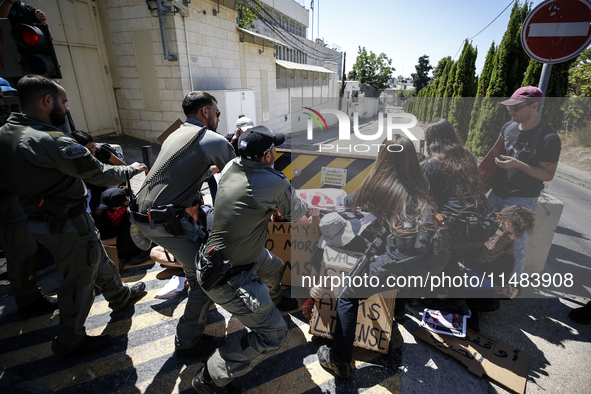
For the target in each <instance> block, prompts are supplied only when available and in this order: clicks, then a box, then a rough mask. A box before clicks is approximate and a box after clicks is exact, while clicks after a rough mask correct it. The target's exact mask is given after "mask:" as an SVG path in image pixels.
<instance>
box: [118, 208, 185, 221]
mask: <svg viewBox="0 0 591 394" xmlns="http://www.w3.org/2000/svg"><path fill="white" fill-rule="evenodd" d="M175 211H176V213H177V214H179V215H181V216H182V215H184V213H185V212H186V211H185V210H184V209H182V208H179V209H175ZM129 214H130V215H131V217H132V218H133V219H134V220H135V221H136V222H140V223H146V224H149V223H150V217H149V216H148V215H146V214H143V213H139V212H134V211H129ZM164 222H165V220H164V219H161V220H157V219H154V223H155V224H162V223H164Z"/></svg>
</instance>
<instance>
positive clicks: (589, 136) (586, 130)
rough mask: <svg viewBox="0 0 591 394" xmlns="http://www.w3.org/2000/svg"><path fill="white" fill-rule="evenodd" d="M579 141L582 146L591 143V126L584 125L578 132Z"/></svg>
mask: <svg viewBox="0 0 591 394" xmlns="http://www.w3.org/2000/svg"><path fill="white" fill-rule="evenodd" d="M576 139H577V143H578V144H579V145H580V146H590V145H591V126H587V127H582V128H580V129H579V130H578V131H577V133H576Z"/></svg>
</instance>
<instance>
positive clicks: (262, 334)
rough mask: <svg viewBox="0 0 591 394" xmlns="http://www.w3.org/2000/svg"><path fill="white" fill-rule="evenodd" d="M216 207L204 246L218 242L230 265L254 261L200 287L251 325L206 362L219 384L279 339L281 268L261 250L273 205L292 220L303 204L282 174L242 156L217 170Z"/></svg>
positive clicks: (257, 360)
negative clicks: (211, 284) (206, 287)
mask: <svg viewBox="0 0 591 394" xmlns="http://www.w3.org/2000/svg"><path fill="white" fill-rule="evenodd" d="M216 206H217V207H218V208H217V209H216V210H215V211H214V213H213V224H212V228H211V232H210V234H209V238H208V241H207V244H206V246H205V248H204V249H205V250H209V249H211V248H212V247H214V246H217V247H219V248H220V249H221V253H222V257H223V259H224V260H229V261H231V262H232V264H233V265H234V267H240V266H245V265H248V264H252V263H255V264H254V266H253V267H252V269H250V270H248V271H244V272H241V273H239V274H237V275H233V276H231V277H229V278H228V279H227V280H222V281H221V282H220V283H219V284H218V285H217V286H214V287H213V288H211V289H210V290H209V291H206V292H205V293H206V294H207V295H208V296H209V297H210V298H211V299H212V300H213V301H215V302H216V303H217V304H218V305H220V306H221V307H223V308H224V309H226V310H227V311H228V312H230V313H232V314H233V315H234V316H235V317H236V318H237V319H238V320H240V322H241V323H242V324H244V325H245V326H246V327H248V328H249V329H250V330H251V332H249V333H248V334H246V335H244V336H243V337H242V338H241V339H240V341H236V342H234V343H231V344H226V345H224V346H222V347H221V348H219V349H217V350H216V351H215V353H214V354H213V355H212V356H211V357H210V358H209V360H208V361H207V369H208V371H209V374H210V375H211V377H212V379H213V381H214V382H215V384H216V385H218V386H225V385H227V384H228V383H230V382H231V381H232V380H233V379H234V378H236V377H238V376H242V375H244V374H246V373H248V372H249V371H250V370H252V369H253V368H254V367H255V366H256V365H257V364H258V363H260V362H261V361H263V360H264V359H266V358H267V357H269V356H271V355H273V354H274V353H275V352H276V351H277V350H278V349H279V348H280V347H281V345H282V344H283V342H284V341H285V337H286V334H287V324H286V323H285V320H283V317H282V316H281V313H280V312H279V310H278V309H277V308H276V307H275V305H276V304H278V303H279V302H280V301H281V298H282V295H281V287H280V283H279V282H280V280H281V277H282V276H283V272H284V270H285V267H284V265H283V262H282V261H281V259H279V258H278V257H276V256H275V255H273V254H272V253H271V252H269V251H268V250H267V249H265V239H266V236H267V223H268V222H269V218H270V217H271V214H272V213H273V210H275V209H279V212H281V214H282V215H283V216H284V217H285V218H286V219H288V220H298V219H300V218H301V217H302V216H303V215H304V214H305V213H306V209H307V207H306V204H305V203H304V202H303V201H302V200H300V199H299V198H298V197H297V196H296V195H295V192H294V190H293V189H292V187H291V184H290V183H289V181H288V180H287V179H286V177H285V175H283V174H282V173H281V172H279V171H275V170H274V169H273V168H271V167H270V166H268V165H267V164H264V163H260V162H256V161H252V160H247V159H244V158H236V159H234V160H232V161H231V162H230V163H228V165H227V166H226V168H225V169H224V171H223V172H222V177H221V181H220V186H219V189H218V193H217V196H216ZM222 207H223V208H222ZM197 277H198V280H199V279H200V272H199V271H198V272H197Z"/></svg>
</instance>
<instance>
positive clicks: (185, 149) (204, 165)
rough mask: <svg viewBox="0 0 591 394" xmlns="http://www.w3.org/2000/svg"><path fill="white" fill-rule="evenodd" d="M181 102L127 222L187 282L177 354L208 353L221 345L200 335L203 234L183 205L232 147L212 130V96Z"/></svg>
mask: <svg viewBox="0 0 591 394" xmlns="http://www.w3.org/2000/svg"><path fill="white" fill-rule="evenodd" d="M182 105H183V111H184V112H185V115H187V121H186V122H185V124H183V125H182V126H181V127H180V128H179V129H178V130H176V131H175V132H174V133H172V134H171V135H170V136H169V137H168V138H167V139H166V141H164V144H162V149H161V150H160V154H159V155H158V158H157V159H156V162H155V163H154V165H153V166H152V168H151V170H150V173H149V174H148V177H146V179H145V180H144V183H143V185H142V187H141V189H140V190H139V191H138V193H137V207H135V206H131V207H130V208H131V215H132V222H134V223H135V224H137V226H138V227H139V228H140V230H141V231H142V232H143V233H144V235H146V236H147V237H148V238H149V239H150V240H152V241H153V242H155V243H156V244H158V245H160V246H162V247H163V248H164V249H166V250H168V251H169V252H171V253H172V254H173V255H174V257H175V258H176V259H177V260H178V261H179V262H180V263H181V264H182V266H183V269H184V271H185V274H186V277H187V281H188V282H189V294H188V298H189V300H188V301H187V305H186V306H185V312H184V314H183V316H182V317H181V319H180V320H179V323H178V325H177V333H176V337H175V355H176V356H177V357H179V358H183V357H191V356H198V355H200V354H201V355H208V354H210V353H211V352H212V351H213V349H215V348H216V347H218V346H219V345H221V340H219V339H217V338H215V337H211V336H208V335H205V334H203V330H204V329H205V319H206V317H207V311H208V310H209V307H210V306H211V301H210V300H209V298H208V297H207V296H206V295H205V294H204V293H203V291H202V290H201V288H200V287H199V285H197V284H196V282H195V279H196V276H195V271H196V268H195V255H196V254H197V252H198V251H199V248H200V247H201V244H202V240H203V238H204V236H205V233H204V232H203V231H202V230H201V228H200V227H199V226H197V225H196V224H195V221H194V220H193V218H192V217H191V216H190V215H189V214H187V213H186V211H185V208H188V207H190V206H191V203H192V201H193V199H194V197H195V195H196V194H197V192H198V191H199V190H200V189H201V185H202V183H203V181H204V180H205V178H207V177H208V176H211V174H212V172H213V171H214V170H216V171H217V169H220V170H221V169H222V168H224V166H225V165H226V163H228V162H229V161H230V160H231V159H233V158H234V157H235V155H234V151H233V150H232V146H230V144H229V143H228V141H226V139H225V138H224V137H222V136H221V135H219V134H218V133H217V132H216V130H217V126H218V123H219V117H220V111H219V110H218V106H217V101H216V99H215V97H213V96H212V95H210V94H209V93H206V92H191V93H189V94H188V95H187V96H186V97H185V99H184V100H183V104H182ZM132 205H133V204H132Z"/></svg>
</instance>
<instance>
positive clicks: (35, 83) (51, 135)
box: [0, 75, 147, 357]
mask: <svg viewBox="0 0 591 394" xmlns="http://www.w3.org/2000/svg"><path fill="white" fill-rule="evenodd" d="M17 90H18V95H19V99H20V101H21V108H22V112H23V113H13V114H12V115H11V116H10V118H8V121H7V123H6V124H5V125H4V126H3V127H2V128H1V129H0V162H1V166H0V189H5V190H7V191H9V192H11V193H13V194H16V195H17V196H18V198H19V202H20V204H21V206H22V207H23V210H24V212H25V213H26V214H27V215H28V218H29V223H28V227H29V231H30V232H31V234H32V235H33V238H35V239H36V240H37V241H38V242H39V243H41V244H42V245H44V246H45V247H47V248H48V249H50V250H51V251H52V252H53V254H54V256H55V260H56V266H57V269H58V271H59V272H60V273H61V274H62V276H63V282H62V284H61V286H60V287H59V289H58V293H57V294H58V305H59V309H60V323H59V328H58V334H57V336H56V338H55V339H54V341H53V344H52V350H53V352H54V353H55V354H56V355H57V356H60V357H63V356H69V355H81V354H91V353H96V352H98V351H100V350H102V349H103V348H105V347H106V346H107V345H108V344H109V343H110V337H109V336H108V335H105V336H96V337H92V336H88V335H86V332H85V328H84V322H85V320H86V317H87V316H88V313H89V310H90V307H91V305H92V302H93V299H94V291H93V289H94V286H95V285H96V287H98V288H99V290H101V292H102V293H103V295H104V296H105V298H106V299H108V300H109V301H110V306H111V307H112V308H113V309H114V310H121V309H123V308H124V307H125V306H126V305H128V304H129V302H130V301H131V300H133V299H135V298H137V296H138V295H140V294H141V293H142V292H143V290H144V288H145V285H144V284H143V283H141V282H139V283H138V284H136V285H135V286H134V287H133V288H132V289H129V288H127V287H126V286H123V285H122V284H121V279H120V278H119V277H118V276H116V277H113V276H109V275H106V271H109V269H110V270H111V272H113V269H116V268H115V267H114V265H113V263H112V262H110V260H108V259H106V257H105V256H106V253H105V250H104V249H103V246H102V244H101V242H100V239H99V236H98V231H97V229H96V227H95V225H94V222H93V221H92V218H91V217H90V215H89V214H88V212H86V208H85V200H86V188H85V187H84V182H83V180H86V181H89V182H92V183H95V184H99V185H106V186H108V185H111V184H113V183H119V182H121V181H123V180H124V179H126V177H127V176H134V175H136V174H137V173H139V172H141V171H146V170H147V168H146V166H145V165H143V164H140V163H133V164H132V165H131V166H109V165H103V164H102V163H100V162H99V161H98V160H96V159H95V158H94V157H93V156H92V155H90V152H88V150H87V149H86V148H84V147H83V146H81V145H79V144H78V143H76V141H75V140H73V139H72V138H70V137H69V136H67V135H66V134H64V133H63V132H62V131H61V130H60V129H59V128H58V126H61V125H62V124H63V123H64V122H65V116H66V111H67V105H66V102H67V94H66V91H65V90H64V89H63V88H62V87H61V86H59V85H58V84H57V83H55V82H53V81H51V80H50V79H47V78H45V77H41V76H37V75H28V76H25V77H23V78H21V80H20V81H19V82H18V84H17ZM101 261H106V262H108V263H110V264H100V262H101ZM101 265H102V266H104V267H102V272H103V275H100V276H99V277H98V278H97V271H98V270H99V266H101ZM109 266H111V267H109Z"/></svg>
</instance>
